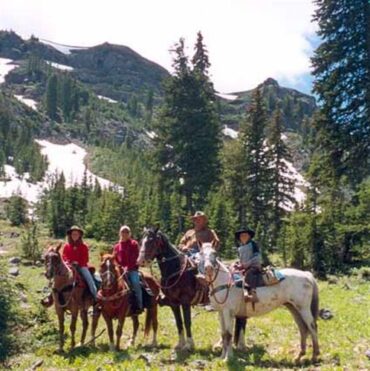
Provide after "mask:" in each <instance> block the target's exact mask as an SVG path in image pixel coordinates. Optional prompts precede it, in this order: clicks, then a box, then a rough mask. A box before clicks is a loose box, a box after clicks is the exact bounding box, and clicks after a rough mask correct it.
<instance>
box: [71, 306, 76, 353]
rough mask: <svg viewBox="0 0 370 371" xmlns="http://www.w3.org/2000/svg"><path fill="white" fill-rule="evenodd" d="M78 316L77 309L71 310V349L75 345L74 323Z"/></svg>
mask: <svg viewBox="0 0 370 371" xmlns="http://www.w3.org/2000/svg"><path fill="white" fill-rule="evenodd" d="M77 317H78V309H75V310H73V311H72V310H71V324H70V326H69V329H70V331H71V349H73V348H74V347H75V346H76V323H77Z"/></svg>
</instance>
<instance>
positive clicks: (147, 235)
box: [138, 228, 208, 351]
mask: <svg viewBox="0 0 370 371" xmlns="http://www.w3.org/2000/svg"><path fill="white" fill-rule="evenodd" d="M154 259H157V262H158V265H159V269H160V272H161V289H162V292H163V294H164V295H165V297H164V299H162V300H161V304H162V305H169V306H170V308H171V310H172V312H173V315H174V317H175V321H176V327H177V331H178V336H179V341H178V343H177V345H176V346H175V350H176V351H180V350H185V351H190V350H192V349H193V348H194V340H193V337H192V333H191V305H195V304H199V303H207V302H208V292H207V287H203V290H202V289H201V286H199V283H197V278H196V273H195V270H194V266H193V264H192V263H191V262H190V259H189V258H188V257H187V256H186V255H184V254H182V253H180V252H179V251H178V250H177V249H176V248H175V247H174V246H172V245H171V243H170V242H169V241H168V239H167V237H166V236H165V235H164V234H163V233H162V232H161V231H160V230H159V229H158V228H156V229H153V228H152V229H147V230H145V231H144V235H143V238H142V240H141V247H140V253H139V258H138V264H140V265H147V264H150V263H151V262H152V261H153V260H154ZM181 309H182V315H181ZM184 323H185V330H186V339H185V336H184V325H183V324H184Z"/></svg>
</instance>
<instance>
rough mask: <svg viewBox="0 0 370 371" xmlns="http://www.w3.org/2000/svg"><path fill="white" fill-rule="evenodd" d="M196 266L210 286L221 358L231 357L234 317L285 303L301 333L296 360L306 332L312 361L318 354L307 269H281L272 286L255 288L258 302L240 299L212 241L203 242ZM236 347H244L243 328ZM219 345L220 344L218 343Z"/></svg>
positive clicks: (314, 293)
mask: <svg viewBox="0 0 370 371" xmlns="http://www.w3.org/2000/svg"><path fill="white" fill-rule="evenodd" d="M200 269H201V270H203V269H204V274H205V277H206V280H207V282H208V284H209V286H210V294H209V295H210V301H211V304H212V306H213V307H214V308H215V309H216V310H217V311H218V313H219V319H220V325H221V335H222V339H221V342H222V356H221V357H222V358H224V359H225V360H226V359H228V358H230V357H231V356H232V352H233V350H232V330H233V323H234V317H244V318H250V317H256V316H260V315H263V314H266V313H268V312H271V311H272V310H273V309H276V308H278V307H281V306H285V307H287V308H288V309H289V311H290V312H291V314H292V315H293V317H294V320H295V322H296V323H297V325H298V327H299V331H300V334H301V351H300V353H299V355H298V359H300V358H301V357H302V356H303V355H305V354H306V340H307V335H308V334H310V335H311V338H312V345H313V356H312V360H313V361H316V360H317V357H318V355H319V354H320V350H319V343H318V336H317V324H316V320H317V316H318V305H319V297H318V287H317V283H316V281H315V279H314V277H313V275H312V274H311V273H310V272H303V271H300V270H297V269H282V270H281V273H282V274H283V275H284V276H285V279H284V280H283V281H281V282H279V283H278V284H276V285H273V286H267V287H259V288H257V297H258V300H259V301H258V302H257V303H255V304H254V305H252V303H245V302H244V293H243V288H239V287H236V286H235V282H234V280H233V277H232V274H231V273H230V271H229V269H228V268H227V267H226V266H225V264H223V263H222V262H221V261H220V260H219V259H218V258H217V256H216V251H215V250H214V249H213V247H212V244H210V243H204V244H203V245H202V249H201V253H200ZM236 341H237V347H238V349H245V342H244V331H243V330H242V331H240V334H239V338H238V339H236ZM220 345H221V344H220Z"/></svg>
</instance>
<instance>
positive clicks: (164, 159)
mask: <svg viewBox="0 0 370 371" xmlns="http://www.w3.org/2000/svg"><path fill="white" fill-rule="evenodd" d="M174 52H175V58H174V62H173V66H174V70H175V74H174V76H172V77H170V78H169V79H168V81H167V83H166V85H165V98H164V104H163V107H162V110H161V113H160V117H159V119H158V122H157V123H156V125H155V131H156V133H157V135H158V136H157V137H156V139H155V145H156V149H155V156H154V157H155V162H156V163H157V171H158V172H159V173H160V174H161V176H162V177H163V178H165V179H167V180H168V181H169V182H170V186H172V187H175V188H180V189H181V192H182V194H183V195H184V197H185V199H186V205H185V209H186V210H187V211H188V212H190V211H193V210H194V206H195V205H196V206H197V207H201V206H202V205H203V204H204V202H205V199H206V196H207V194H208V192H209V191H210V190H211V187H212V186H213V185H214V184H215V183H216V182H217V180H218V175H219V167H220V162H219V157H218V152H219V149H220V143H221V142H220V126H219V121H218V116H217V108H216V105H215V103H214V102H215V101H216V99H215V98H214V91H213V87H212V84H211V82H210V80H209V77H208V71H207V68H208V67H206V66H208V65H209V62H208V57H207V53H206V50H205V48H204V46H203V44H202V43H198V46H197V49H196V53H195V56H194V58H193V68H191V66H190V65H189V61H188V57H187V56H186V55H185V52H184V40H183V39H181V40H180V41H179V43H178V44H176V46H175V49H174ZM201 58H202V60H201ZM179 180H180V181H181V183H180V187H179Z"/></svg>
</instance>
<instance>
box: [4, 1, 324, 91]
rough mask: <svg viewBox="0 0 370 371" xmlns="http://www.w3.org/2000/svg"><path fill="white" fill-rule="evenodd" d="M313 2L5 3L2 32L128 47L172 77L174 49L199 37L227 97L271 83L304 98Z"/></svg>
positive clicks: (189, 45)
mask: <svg viewBox="0 0 370 371" xmlns="http://www.w3.org/2000/svg"><path fill="white" fill-rule="evenodd" d="M313 11H314V5H313V4H312V0H182V1H179V0H0V29H6V30H13V31H15V32H16V33H18V34H19V35H20V36H22V37H24V38H29V37H30V36H31V35H32V34H33V35H35V36H36V37H39V38H44V39H49V40H52V41H55V42H59V43H62V44H68V45H78V46H93V45H97V44H100V43H103V42H106V41H107V42H110V43H114V44H121V45H126V46H129V47H130V48H132V49H134V50H135V51H136V52H138V53H139V54H141V55H142V56H144V57H145V58H148V59H150V60H152V61H154V62H156V63H158V64H160V65H162V66H163V67H165V68H167V69H168V70H170V71H171V58H172V57H171V54H170V52H169V49H170V48H171V46H172V45H173V44H174V43H175V42H176V41H178V40H179V38H180V37H184V38H185V42H186V45H187V52H188V53H189V55H191V54H192V53H193V47H194V43H195V40H196V34H197V32H198V31H201V32H202V34H203V36H204V42H205V44H206V46H207V49H208V52H209V57H210V61H211V64H212V66H211V69H210V73H211V78H212V81H213V82H214V85H215V88H216V89H217V90H218V91H219V92H222V93H230V92H237V91H243V90H247V89H252V88H254V87H255V86H256V85H258V84H259V83H261V82H262V81H264V80H265V79H266V78H268V77H272V78H275V79H276V80H278V81H279V83H280V84H281V85H283V86H288V87H292V88H296V89H299V90H301V91H304V92H306V93H309V92H310V89H311V81H312V79H311V76H310V56H311V55H312V53H313V50H314V47H315V44H317V37H316V36H315V29H316V26H315V24H314V23H312V22H311V19H312V14H313Z"/></svg>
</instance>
